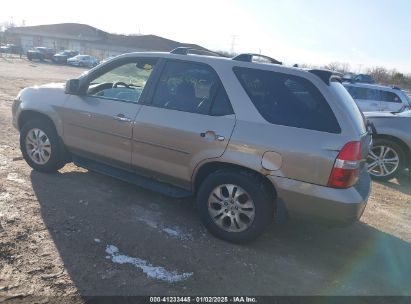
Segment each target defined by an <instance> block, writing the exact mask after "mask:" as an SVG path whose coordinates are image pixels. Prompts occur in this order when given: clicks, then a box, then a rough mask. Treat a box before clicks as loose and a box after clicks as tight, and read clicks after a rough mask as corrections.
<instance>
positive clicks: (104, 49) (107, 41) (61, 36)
mask: <svg viewBox="0 0 411 304" xmlns="http://www.w3.org/2000/svg"><path fill="white" fill-rule="evenodd" d="M4 35H5V38H4V39H5V40H6V41H7V43H13V44H16V45H19V46H22V47H23V50H24V51H25V52H26V51H27V50H28V49H30V48H32V47H36V46H45V47H51V48H54V49H56V50H65V49H70V50H75V51H79V52H80V53H81V54H88V55H93V56H95V57H97V58H100V59H102V58H105V57H108V56H111V55H119V54H123V53H128V52H138V51H160V52H169V51H171V50H172V49H175V48H176V47H192V48H195V49H200V50H206V49H205V48H203V47H201V46H199V45H195V44H188V43H180V42H177V41H174V40H170V39H166V38H162V37H159V36H155V35H117V34H111V33H108V32H104V31H102V30H99V29H97V28H95V27H92V26H90V25H86V24H78V23H60V24H49V25H37V26H23V27H13V28H9V29H7V30H6V32H5V33H4Z"/></svg>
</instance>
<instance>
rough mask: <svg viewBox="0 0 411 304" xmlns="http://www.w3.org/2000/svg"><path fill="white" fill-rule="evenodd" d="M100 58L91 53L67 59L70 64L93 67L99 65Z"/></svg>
mask: <svg viewBox="0 0 411 304" xmlns="http://www.w3.org/2000/svg"><path fill="white" fill-rule="evenodd" d="M98 63H99V62H98V60H97V59H96V58H94V57H93V56H90V55H77V56H74V57H72V58H69V59H67V64H68V65H73V66H78V67H88V68H92V67H95V66H96V65H98Z"/></svg>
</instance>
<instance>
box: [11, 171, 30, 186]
mask: <svg viewBox="0 0 411 304" xmlns="http://www.w3.org/2000/svg"><path fill="white" fill-rule="evenodd" d="M7 180H8V181H12V182H16V183H19V184H24V183H26V181H25V180H24V179H22V178H19V176H18V174H17V173H9V174H8V175H7Z"/></svg>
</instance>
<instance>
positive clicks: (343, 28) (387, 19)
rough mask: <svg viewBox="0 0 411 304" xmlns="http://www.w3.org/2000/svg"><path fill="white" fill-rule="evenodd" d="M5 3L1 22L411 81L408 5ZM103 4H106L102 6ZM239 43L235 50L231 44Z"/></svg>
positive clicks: (271, 0)
mask: <svg viewBox="0 0 411 304" xmlns="http://www.w3.org/2000/svg"><path fill="white" fill-rule="evenodd" d="M62 3H63V2H59V1H55V0H35V1H32V0H19V1H5V0H2V4H1V5H0V22H3V21H11V20H13V22H14V23H15V24H16V25H21V24H22V23H23V20H24V23H25V24H26V25H38V24H52V23H63V22H77V23H84V24H89V25H92V26H95V27H97V28H99V29H102V30H104V31H108V32H112V33H122V34H139V33H140V34H154V35H158V36H162V37H165V38H168V39H172V40H177V41H180V42H185V43H195V44H199V45H202V46H204V47H206V48H208V49H211V50H225V51H231V50H232V48H233V47H234V48H233V49H234V51H235V52H236V53H243V52H253V53H260V52H261V53H262V54H264V55H268V56H270V57H273V58H275V59H277V60H279V61H283V62H286V63H288V64H294V63H299V64H301V63H306V64H312V65H323V64H327V63H330V62H335V61H338V62H342V63H349V64H350V67H351V69H352V70H354V71H356V72H364V71H365V69H366V68H367V67H372V66H384V67H386V68H389V69H392V68H395V69H397V70H398V71H400V72H403V73H411V0H344V1H330V0H249V1H245V0H219V1H218V0H207V1H204V0H202V1H195V0H191V1H187V0H172V1H170V0H169V1H167V0H146V1H141V0H130V1H129V0H122V1H118V2H116V1H99V2H98V1H84V0H70V1H68V2H64V5H63V4H62ZM98 3H101V4H98ZM233 42H234V44H233Z"/></svg>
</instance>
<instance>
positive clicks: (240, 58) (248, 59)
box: [233, 53, 283, 64]
mask: <svg viewBox="0 0 411 304" xmlns="http://www.w3.org/2000/svg"><path fill="white" fill-rule="evenodd" d="M254 57H260V58H263V59H265V60H268V61H269V62H270V63H272V64H283V63H282V62H280V61H278V60H275V59H274V58H271V57H268V56H265V55H261V54H253V53H245V54H240V55H237V56H235V57H234V58H233V60H237V61H244V62H253V58H254Z"/></svg>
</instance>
